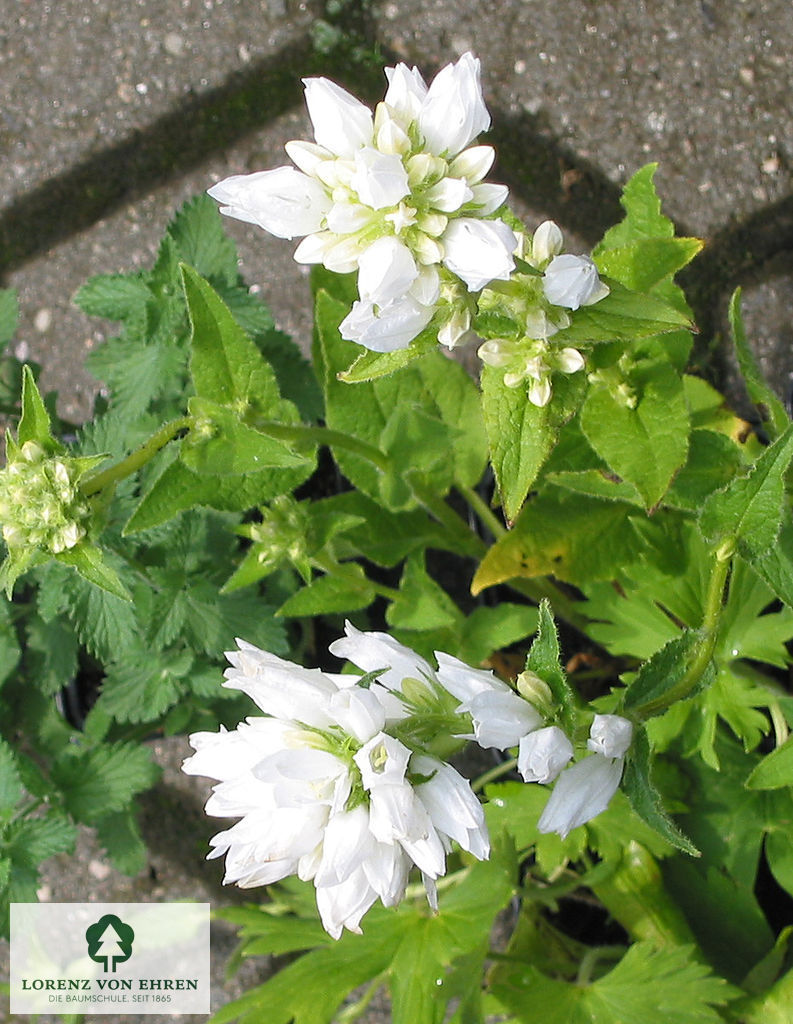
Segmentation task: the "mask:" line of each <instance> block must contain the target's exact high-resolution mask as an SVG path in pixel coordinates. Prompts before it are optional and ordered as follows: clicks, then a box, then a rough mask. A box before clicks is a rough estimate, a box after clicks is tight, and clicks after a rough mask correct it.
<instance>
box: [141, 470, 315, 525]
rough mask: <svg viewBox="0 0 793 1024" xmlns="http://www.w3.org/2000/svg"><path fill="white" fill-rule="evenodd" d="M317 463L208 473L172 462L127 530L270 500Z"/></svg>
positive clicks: (229, 510) (307, 475)
mask: <svg viewBox="0 0 793 1024" xmlns="http://www.w3.org/2000/svg"><path fill="white" fill-rule="evenodd" d="M313 465H314V464H313V462H309V461H308V460H305V461H304V462H303V463H302V464H301V465H300V466H298V467H295V468H288V469H279V468H272V469H264V470H261V471H259V472H257V473H245V474H242V475H239V476H208V475H200V474H198V473H194V472H193V471H192V470H191V469H189V468H188V467H187V466H185V465H184V463H183V462H181V461H178V460H177V461H176V462H171V463H170V464H168V465H167V466H166V468H165V469H164V470H163V472H162V473H161V475H160V476H159V477H158V478H157V480H155V482H154V484H153V485H152V487H151V489H150V490H149V491H148V492H147V493H146V494H145V495H144V496H143V498H142V499H141V502H140V504H139V505H138V506H137V508H136V509H135V511H134V512H133V513H132V516H131V517H130V519H129V522H128V523H127V524H126V526H125V527H124V533H125V534H132V533H136V532H138V531H140V530H149V529H151V528H152V527H155V526H160V525H161V524H162V523H166V522H168V520H170V519H172V518H173V517H174V516H176V515H178V514H179V513H180V512H184V511H186V510H188V509H192V508H196V507H205V508H215V509H218V510H220V511H228V512H240V511H246V510H248V509H251V508H254V507H255V506H257V505H263V504H266V503H267V502H268V501H271V500H272V499H273V498H275V497H277V496H278V495H279V494H285V493H287V492H288V491H292V490H293V489H294V488H295V487H297V486H298V485H299V484H301V483H302V482H303V481H304V480H305V479H306V478H307V477H309V476H310V475H311V472H312V470H313Z"/></svg>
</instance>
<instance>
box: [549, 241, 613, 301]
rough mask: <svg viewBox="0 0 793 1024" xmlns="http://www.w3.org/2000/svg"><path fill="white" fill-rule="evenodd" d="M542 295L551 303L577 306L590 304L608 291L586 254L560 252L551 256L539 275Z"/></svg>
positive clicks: (603, 296)
mask: <svg viewBox="0 0 793 1024" xmlns="http://www.w3.org/2000/svg"><path fill="white" fill-rule="evenodd" d="M542 286H543V291H544V293H545V298H546V299H547V300H548V301H549V302H550V303H552V305H554V306H564V307H565V308H566V309H578V307H579V306H587V305H592V304H593V303H594V302H599V301H600V299H602V298H605V296H606V295H608V292H609V289H608V286H607V285H605V284H603V283H602V281H601V280H600V278H599V277H598V272H597V267H596V266H595V264H594V263H593V262H592V260H591V259H590V258H589V257H588V256H573V255H571V254H570V253H563V254H562V255H561V256H554V258H553V259H552V260H551V262H550V263H549V264H548V269H547V270H546V271H545V274H544V276H543V282H542Z"/></svg>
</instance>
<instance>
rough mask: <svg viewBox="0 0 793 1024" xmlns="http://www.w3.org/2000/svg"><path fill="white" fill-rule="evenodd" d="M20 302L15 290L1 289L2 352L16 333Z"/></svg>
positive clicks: (0, 334) (0, 346)
mask: <svg viewBox="0 0 793 1024" xmlns="http://www.w3.org/2000/svg"><path fill="white" fill-rule="evenodd" d="M18 319H19V302H18V301H17V292H16V289H15V288H0V351H2V350H3V349H4V348H5V347H6V345H7V344H8V343H9V341H11V339H12V338H13V337H14V334H15V333H16V329H17V321H18Z"/></svg>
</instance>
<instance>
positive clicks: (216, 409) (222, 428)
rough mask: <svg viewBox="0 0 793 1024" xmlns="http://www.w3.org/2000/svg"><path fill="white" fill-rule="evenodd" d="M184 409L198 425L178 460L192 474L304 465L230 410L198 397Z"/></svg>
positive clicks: (241, 472)
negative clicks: (246, 424) (186, 409)
mask: <svg viewBox="0 0 793 1024" xmlns="http://www.w3.org/2000/svg"><path fill="white" fill-rule="evenodd" d="M188 409H189V411H190V415H191V416H193V417H195V419H196V420H197V421H198V423H197V425H196V427H195V428H194V430H193V431H191V432H190V434H189V435H188V437H187V438H186V439H185V441H184V443H183V444H182V448H181V452H180V458H181V460H182V462H184V464H185V465H186V466H187V467H188V469H191V470H192V471H193V472H194V473H200V474H202V475H203V474H209V475H215V476H243V475H245V474H246V473H256V472H259V471H260V470H262V469H269V468H271V467H277V468H280V469H284V468H290V467H294V466H302V465H304V464H305V462H306V459H305V458H303V457H302V456H300V455H296V454H295V453H294V452H293V451H291V450H290V449H289V448H288V447H287V446H286V445H285V444H283V443H282V442H281V441H276V440H275V439H274V438H272V437H268V436H267V434H262V433H261V432H260V431H258V430H254V429H253V428H251V427H246V426H245V424H244V423H241V422H240V419H239V416H238V415H237V414H236V413H235V412H233V411H232V410H231V409H228V408H225V407H224V406H222V405H217V404H216V403H215V402H211V401H209V400H208V399H206V398H200V397H198V396H193V397H192V398H191V399H190V400H189V402H188Z"/></svg>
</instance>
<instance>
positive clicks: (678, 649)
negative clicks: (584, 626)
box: [624, 629, 713, 715]
mask: <svg viewBox="0 0 793 1024" xmlns="http://www.w3.org/2000/svg"><path fill="white" fill-rule="evenodd" d="M701 645H702V635H701V633H699V632H698V631H696V630H693V629H690V630H686V631H685V632H684V633H682V634H681V635H680V636H678V637H675V639H673V640H670V641H669V642H668V643H667V644H665V645H664V646H663V647H662V648H661V649H660V650H659V651H656V652H655V653H654V654H653V656H652V657H651V658H649V659H648V660H647V661H645V662H644V664H643V665H642V667H641V668H640V669H639V672H638V674H637V676H636V678H635V679H634V680H633V682H632V683H631V685H630V686H629V687H628V689H627V690H626V692H625V700H624V706H625V710H626V711H634V712H637V713H640V714H643V715H651V714H657V713H659V711H664V710H665V709H666V702H665V696H666V694H668V693H669V691H670V690H673V689H674V688H675V687H676V686H677V685H678V683H679V682H680V680H681V679H682V678H683V677H684V676H685V674H686V672H687V671H688V668H689V665H690V663H691V660H692V658H693V656H694V655H695V654H696V652H697V651H698V650H699V648H700V647H701ZM712 679H713V673H712V672H711V673H710V678H709V679H708V680H706V679H705V678H703V680H702V681H701V682H700V688H703V687H704V686H705V685H706V684H707V682H710V681H712Z"/></svg>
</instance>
